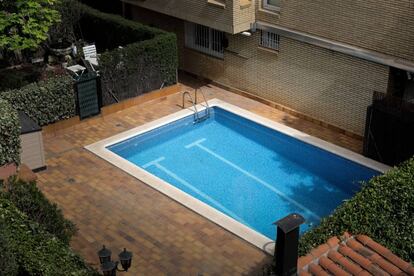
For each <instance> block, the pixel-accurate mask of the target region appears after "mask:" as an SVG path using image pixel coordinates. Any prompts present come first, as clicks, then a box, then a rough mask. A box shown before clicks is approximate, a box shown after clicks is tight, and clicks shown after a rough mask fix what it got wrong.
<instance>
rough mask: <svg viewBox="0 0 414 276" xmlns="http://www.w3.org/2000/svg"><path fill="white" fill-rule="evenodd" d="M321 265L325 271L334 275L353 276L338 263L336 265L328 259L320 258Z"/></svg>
mask: <svg viewBox="0 0 414 276" xmlns="http://www.w3.org/2000/svg"><path fill="white" fill-rule="evenodd" d="M319 265H320V266H322V267H323V268H324V269H325V270H327V271H329V272H330V273H332V274H333V275H338V276H350V275H351V274H349V273H348V272H346V271H345V270H343V269H342V268H341V267H340V266H338V265H337V264H336V263H334V262H333V261H331V260H330V259H328V258H326V257H320V258H319Z"/></svg>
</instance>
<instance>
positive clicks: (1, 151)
mask: <svg viewBox="0 0 414 276" xmlns="http://www.w3.org/2000/svg"><path fill="white" fill-rule="evenodd" d="M12 162H14V163H16V164H19V163H20V122H19V116H18V114H17V112H16V110H14V108H13V107H12V106H11V105H10V103H9V102H7V101H6V100H2V99H0V167H1V166H3V165H6V164H9V163H12Z"/></svg>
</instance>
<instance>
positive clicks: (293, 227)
mask: <svg viewBox="0 0 414 276" xmlns="http://www.w3.org/2000/svg"><path fill="white" fill-rule="evenodd" d="M304 221H305V219H304V218H303V217H302V216H301V215H299V214H290V215H288V216H286V217H284V218H282V219H281V220H278V221H276V222H275V224H276V225H277V238H276V249H275V255H274V256H275V263H276V275H278V276H291V275H296V272H297V262H298V244H299V226H300V225H301V224H302V223H303V222H304Z"/></svg>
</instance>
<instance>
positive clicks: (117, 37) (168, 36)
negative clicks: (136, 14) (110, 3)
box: [80, 5, 178, 105]
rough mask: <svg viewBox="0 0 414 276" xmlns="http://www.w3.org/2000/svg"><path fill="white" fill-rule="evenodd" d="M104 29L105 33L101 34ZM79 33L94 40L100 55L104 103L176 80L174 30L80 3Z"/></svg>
mask: <svg viewBox="0 0 414 276" xmlns="http://www.w3.org/2000/svg"><path fill="white" fill-rule="evenodd" d="M102 30H104V35H103V34H102ZM80 31H81V32H80V34H81V35H82V36H83V38H84V39H85V40H86V41H88V42H90V43H92V42H93V43H95V44H96V47H97V50H98V53H100V56H99V71H100V75H101V80H102V95H103V104H104V105H108V104H112V103H114V102H115V101H116V100H115V99H114V97H113V95H114V96H115V98H117V99H118V100H123V99H127V98H131V97H135V96H138V95H140V94H142V93H145V92H149V91H152V90H155V89H159V88H160V87H161V86H162V85H163V86H167V85H171V84H174V83H175V82H176V72H177V67H178V54H177V39H176V36H175V34H174V33H168V32H165V31H162V30H160V29H156V28H152V27H149V26H145V25H142V24H140V23H138V22H135V21H131V20H127V19H124V18H122V17H121V16H117V15H113V14H107V13H102V12H100V11H98V10H95V9H92V8H90V7H88V6H85V5H83V6H82V17H81V20H80Z"/></svg>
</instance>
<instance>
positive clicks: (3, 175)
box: [0, 163, 17, 180]
mask: <svg viewBox="0 0 414 276" xmlns="http://www.w3.org/2000/svg"><path fill="white" fill-rule="evenodd" d="M16 172H17V167H16V164H14V163H10V164H7V165H4V166H2V167H0V180H7V179H8V178H9V177H10V176H12V175H15V174H16Z"/></svg>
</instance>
